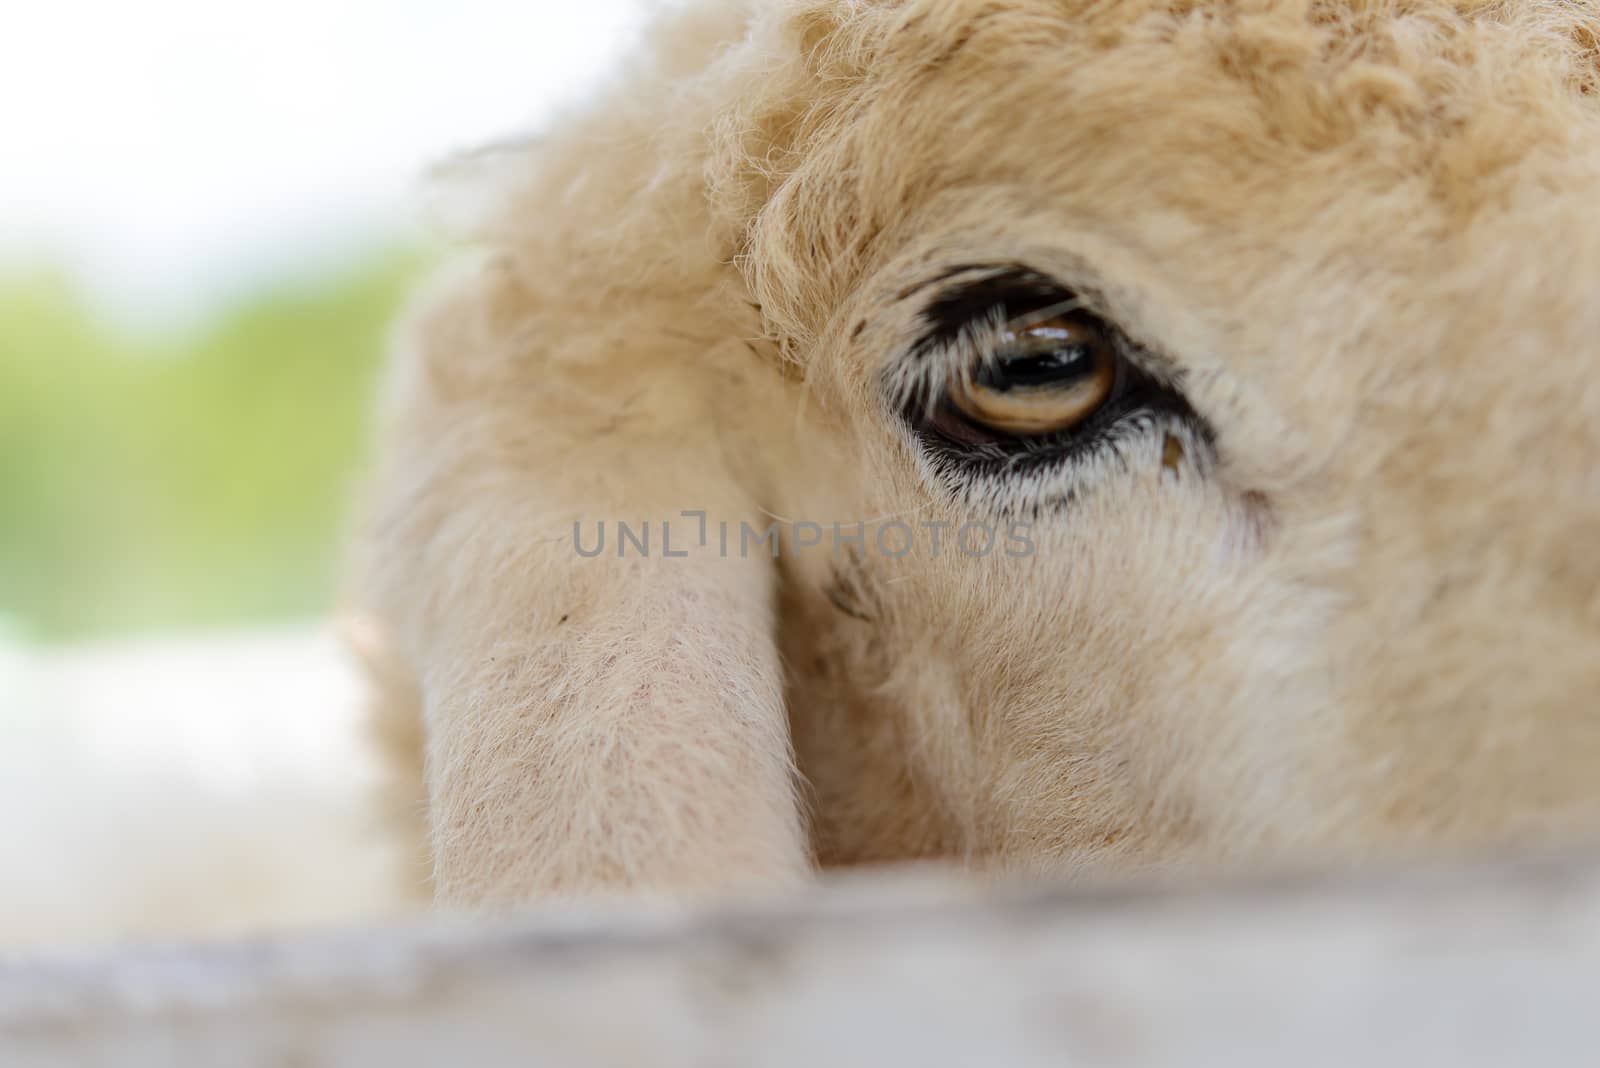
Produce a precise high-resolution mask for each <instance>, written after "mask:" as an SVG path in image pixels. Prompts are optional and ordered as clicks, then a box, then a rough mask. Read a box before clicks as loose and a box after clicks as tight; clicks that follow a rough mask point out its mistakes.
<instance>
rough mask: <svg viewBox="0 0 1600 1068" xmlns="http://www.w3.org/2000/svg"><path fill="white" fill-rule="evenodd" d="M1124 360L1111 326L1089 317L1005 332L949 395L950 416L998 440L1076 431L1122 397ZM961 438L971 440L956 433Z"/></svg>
mask: <svg viewBox="0 0 1600 1068" xmlns="http://www.w3.org/2000/svg"><path fill="white" fill-rule="evenodd" d="M1118 365H1119V360H1118V356H1117V350H1116V345H1115V342H1114V341H1113V339H1112V337H1111V333H1110V330H1109V328H1108V327H1107V326H1106V325H1105V324H1104V323H1102V322H1101V321H1100V320H1098V319H1096V318H1095V317H1093V316H1091V315H1088V314H1086V313H1081V312H1080V313H1072V314H1066V315H1056V316H1052V317H1050V318H1047V319H1043V320H1039V321H1034V322H1029V321H1027V320H1026V319H1023V320H1021V321H1019V323H1018V325H1016V326H1015V327H1012V328H1008V329H1004V330H1002V331H1000V332H999V334H998V335H997V337H996V339H995V343H994V346H993V351H992V352H989V353H984V354H982V356H981V358H980V359H978V360H977V361H975V366H971V367H967V368H963V369H962V372H961V373H960V375H959V377H958V378H957V379H956V380H955V381H954V382H952V383H951V384H950V386H949V388H948V389H947V390H946V392H945V402H946V405H947V406H948V407H947V411H946V412H945V415H946V418H945V419H943V420H941V419H939V418H938V417H935V424H936V427H937V428H940V429H945V430H952V429H955V428H953V427H950V426H940V425H939V424H941V423H944V424H949V423H950V422H951V419H952V418H961V417H964V418H965V420H966V421H968V422H969V423H970V424H972V426H971V427H970V428H968V429H977V428H982V429H983V430H987V431H988V432H990V433H992V434H994V435H997V436H1008V437H1019V438H1023V437H1034V436H1038V435H1044V434H1058V433H1061V432H1063V431H1067V430H1071V429H1072V428H1073V427H1075V426H1077V425H1079V424H1080V423H1082V422H1084V421H1085V420H1086V419H1088V418H1089V417H1090V416H1092V415H1094V414H1095V413H1096V412H1097V411H1099V410H1100V409H1101V408H1102V407H1104V406H1105V404H1106V403H1107V402H1108V401H1109V400H1111V398H1112V396H1113V394H1114V393H1115V392H1116V387H1117V379H1118V373H1117V372H1118ZM952 436H955V437H957V438H958V439H959V438H962V437H966V436H968V435H964V434H959V433H957V434H954V435H952Z"/></svg>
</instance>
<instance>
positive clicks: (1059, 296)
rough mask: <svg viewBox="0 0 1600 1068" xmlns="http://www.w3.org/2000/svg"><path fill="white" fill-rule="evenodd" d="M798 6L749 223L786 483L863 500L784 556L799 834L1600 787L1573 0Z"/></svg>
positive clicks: (831, 511) (1068, 859) (890, 846)
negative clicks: (778, 144) (774, 172)
mask: <svg viewBox="0 0 1600 1068" xmlns="http://www.w3.org/2000/svg"><path fill="white" fill-rule="evenodd" d="M814 17H815V18H816V19H817V20H818V21H815V22H812V23H811V24H809V25H808V26H807V32H809V33H810V34H812V35H813V36H812V37H811V38H809V39H808V40H806V41H804V42H803V43H802V47H803V48H809V51H808V52H807V53H806V54H807V55H808V57H809V58H808V59H807V60H806V62H807V63H809V64H810V65H811V67H812V70H811V71H810V72H809V73H810V76H811V77H813V78H815V79H816V82H815V89H814V92H815V94H816V96H817V98H818V99H819V102H818V103H816V104H815V105H814V106H813V109H812V110H809V111H803V112H800V113H798V118H795V117H794V116H793V115H791V116H790V118H791V121H793V122H794V123H795V124H796V125H797V126H798V127H799V132H798V133H794V134H791V136H792V137H793V138H794V140H793V141H792V142H791V143H789V144H788V145H787V147H788V148H789V150H790V151H791V152H792V157H791V158H792V164H791V167H790V169H789V170H788V172H787V173H785V174H784V175H783V176H782V178H781V180H779V181H777V182H774V183H773V184H772V186H771V187H770V189H765V190H763V193H764V196H766V198H767V199H766V200H765V201H764V203H762V204H761V206H760V207H759V208H758V209H757V210H755V211H753V212H752V214H751V216H750V220H751V221H750V223H749V225H748V229H747V233H748V234H749V240H748V243H747V244H746V245H745V246H744V247H743V248H742V250H741V251H742V254H743V259H742V263H743V264H744V265H745V267H746V270H747V273H748V275H749V276H750V277H751V278H752V280H753V283H754V290H755V299H756V300H757V301H758V302H759V303H760V305H761V307H762V311H763V315H764V318H765V320H766V323H767V325H768V329H769V330H770V331H771V332H772V334H773V335H775V336H776V337H778V338H780V339H782V341H783V342H784V343H785V345H786V352H787V353H788V354H789V355H790V356H791V358H792V359H793V360H794V361H795V362H796V363H797V365H798V368H799V372H800V375H801V376H802V377H803V378H804V380H805V384H806V385H805V388H804V389H796V390H795V391H794V395H795V403H796V404H797V405H801V406H804V409H805V411H806V412H807V413H809V414H807V415H804V416H802V418H803V419H806V420H808V424H807V425H808V426H809V427H810V428H811V429H812V434H811V435H810V436H808V438H807V441H808V442H810V443H816V442H822V441H826V442H827V443H828V444H829V445H830V446H831V456H830V458H829V459H828V460H826V461H824V462H821V463H819V464H816V466H815V468H814V469H813V470H814V473H813V474H811V475H810V476H809V481H808V480H807V479H798V480H795V481H787V480H783V481H781V482H780V484H781V485H783V487H784V490H785V491H793V492H786V493H784V494H782V499H781V501H780V502H779V503H778V504H777V506H776V507H775V508H774V510H775V511H776V512H777V513H779V514H782V515H785V516H806V517H811V516H817V517H829V518H831V517H838V516H843V517H847V518H860V517H865V518H867V520H868V524H867V528H866V530H867V537H866V538H865V539H864V544H862V543H858V542H856V541H853V540H848V539H844V540H841V539H840V538H839V537H837V536H836V534H835V532H834V530H833V529H832V528H827V530H826V533H825V536H824V537H823V539H822V541H823V544H822V546H821V547H820V548H819V549H818V550H817V551H815V553H814V555H813V556H812V557H811V558H810V559H809V560H808V561H807V562H806V563H803V564H797V565H794V566H792V567H791V568H790V570H789V572H788V575H787V578H788V582H787V586H786V588H787V590H788V593H787V608H786V610H785V612H784V618H785V620H786V624H785V629H784V634H785V648H786V652H787V662H788V663H789V664H790V665H791V684H790V694H789V709H790V718H791V722H792V723H793V725H794V732H795V738H796V742H797V745H798V750H799V755H800V763H801V769H802V771H803V772H805V773H806V775H807V776H808V778H809V780H810V783H811V787H812V790H813V791H814V794H815V812H816V814H817V835H816V838H817V844H818V847H819V849H820V851H821V853H822V855H823V857H824V858H825V859H832V860H840V861H843V860H850V859H860V858H882V857H894V856H907V855H957V856H966V857H981V858H985V860H987V861H990V862H995V863H999V864H1002V865H1005V866H1021V867H1024V868H1038V867H1060V866H1067V867H1069V868H1074V867H1079V866H1098V865H1101V864H1105V863H1112V864H1134V865H1146V864H1165V863H1169V862H1186V861H1191V860H1196V859H1199V860H1208V861H1209V860H1215V859H1219V858H1236V857H1245V856H1255V857H1259V856H1262V855H1265V854H1268V853H1271V854H1274V855H1284V854H1291V853H1294V852H1298V851H1314V852H1317V853H1326V852H1327V851H1330V850H1342V849H1351V850H1360V851H1369V850H1390V849H1397V848H1409V847H1410V846H1411V845H1413V844H1414V843H1416V842H1419V841H1422V840H1427V841H1431V842H1438V843H1441V844H1447V845H1454V846H1461V845H1465V844H1468V843H1474V844H1482V843H1485V842H1491V841H1493V842H1507V841H1517V842H1522V841H1524V840H1526V839H1528V838H1530V837H1539V836H1545V835H1548V834H1551V833H1554V832H1558V831H1571V830H1572V829H1574V828H1585V827H1587V828H1590V829H1593V828H1595V827H1600V376H1597V373H1596V367H1597V365H1596V362H1595V361H1596V356H1597V355H1600V300H1597V299H1596V298H1595V286H1596V284H1597V283H1600V225H1597V224H1596V222H1595V219H1596V218H1597V215H1596V212H1595V207H1594V205H1595V204H1596V203H1597V202H1600V110H1597V108H1596V107H1595V106H1594V104H1593V102H1592V98H1591V97H1589V96H1588V95H1587V94H1588V92H1589V90H1590V88H1591V85H1592V83H1593V80H1594V77H1595V56H1594V52H1593V38H1592V37H1591V36H1588V34H1589V33H1590V32H1591V27H1593V26H1594V25H1595V23H1594V21H1593V12H1585V13H1584V14H1582V15H1580V14H1577V13H1575V12H1574V11H1573V9H1571V8H1570V7H1558V6H1556V5H1540V4H1526V5H1517V6H1512V7H1509V8H1507V7H1499V8H1492V9H1491V8H1477V9H1475V8H1474V7H1473V6H1472V5H1464V6H1461V7H1456V6H1449V5H1434V4H1415V5H1407V6H1406V9H1405V10H1402V11H1399V12H1397V13H1396V12H1394V11H1393V10H1392V9H1390V8H1388V7H1386V6H1383V5H1377V6H1374V7H1371V8H1368V7H1367V6H1366V5H1355V6H1354V8H1352V7H1351V6H1349V5H1334V4H1311V5H1304V4H1282V5H1274V4H1268V5H1232V4H1201V5H1189V4H1184V5H1177V6H1176V7H1175V8H1174V7H1172V6H1169V5H1167V4H1153V5H1152V4H1117V5H1076V4H1063V3H1025V2H1016V3H976V2H975V3H964V4H952V3H942V4H911V5H902V6H897V7H896V8H895V9H894V10H893V11H886V12H881V13H879V14H878V16H877V21H874V19H873V18H872V17H870V16H856V17H855V18H853V19H845V20H842V21H841V22H840V23H838V24H835V25H826V26H825V25H823V22H825V20H823V19H822V16H821V15H815V16H814ZM755 128H757V129H765V127H761V126H759V124H757V125H756V127H755ZM745 158H746V159H750V158H754V157H753V153H749V152H747V154H746V156H745ZM760 158H763V159H765V158H769V157H768V156H767V155H766V154H765V151H763V154H762V156H761V157H760ZM1041 354H1044V355H1041ZM771 425H774V426H783V425H786V424H785V423H780V422H774V423H773V424H771ZM790 462H791V463H792V464H793V465H794V469H795V470H800V469H802V467H803V464H804V461H803V460H800V459H795V460H793V461H790ZM846 474H848V475H849V476H850V477H848V478H847V477H845V476H846ZM808 490H810V491H811V492H809V493H808V492H807V491H808ZM1019 524H1020V526H1018V525H1019ZM844 531H845V532H846V533H855V532H856V531H855V529H854V528H852V527H850V526H849V525H848V523H847V524H846V526H845V527H844ZM1023 531H1025V532H1026V537H1025V539H1024V538H1019V537H1018V534H1019V533H1021V532H1023ZM911 535H914V537H911ZM812 536H813V537H814V536H815V534H814V532H813V533H812ZM801 540H806V539H805V538H803V537H802V539H801ZM1024 542H1025V543H1024ZM907 544H910V545H911V549H910V551H904V547H905V546H906V545H907ZM897 554H898V555H897ZM886 814H888V816H887V818H886Z"/></svg>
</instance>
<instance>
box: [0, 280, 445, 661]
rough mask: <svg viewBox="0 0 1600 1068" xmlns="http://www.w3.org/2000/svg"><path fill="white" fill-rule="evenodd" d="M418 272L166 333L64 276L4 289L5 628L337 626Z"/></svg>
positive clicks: (0, 418)
mask: <svg viewBox="0 0 1600 1068" xmlns="http://www.w3.org/2000/svg"><path fill="white" fill-rule="evenodd" d="M421 263H422V257H421V256H420V255H418V254H414V253H411V252H409V251H400V252H390V253H386V254H383V255H378V256H374V257H373V258H371V259H370V260H368V261H365V262H363V263H361V264H359V265H358V266H355V267H352V268H349V269H347V270H345V271H342V272H339V273H337V274H335V275H333V276H331V277H320V278H317V279H315V280H314V281H308V280H300V281H297V282H294V283H286V284H280V285H275V286H272V287H269V288H267V289H265V290H263V291H261V292H258V293H256V294H254V295H252V296H250V297H249V298H248V299H244V300H241V301H238V302H236V303H234V304H232V305H231V306H229V307H227V308H225V309H223V310H222V311H220V312H219V313H217V314H216V315H215V316H214V317H212V318H211V319H209V320H207V321H206V322H204V323H202V324H200V325H198V326H196V327H194V328H192V329H187V330H184V331H181V332H178V333H170V334H165V335H159V334H144V335H140V334H139V333H138V332H136V331H131V330H129V329H128V328H126V327H118V326H116V325H114V324H111V323H109V322H108V321H107V320H106V319H105V318H104V317H103V316H101V315H99V314H98V313H97V312H96V310H95V309H94V308H93V307H92V306H91V305H90V304H89V303H88V302H87V301H86V300H85V299H84V297H83V296H82V295H81V294H79V293H77V292H75V291H74V289H73V287H72V286H71V285H69V284H68V283H66V282H64V281H62V280H61V278H60V277H59V276H52V275H50V274H48V273H37V274H30V275H15V274H13V275H11V276H9V277H0V622H5V623H6V624H8V625H9V626H10V627H11V628H20V629H21V630H22V632H23V633H24V634H25V635H29V636H33V637H38V638H46V639H55V638H69V637H82V636H90V635H101V634H108V633H118V632H127V631H133V630H149V629H162V628H178V627H206V626H221V625H229V624H236V623H241V622H247V621H254V620H266V619H274V618H291V617H303V616H307V615H312V614H316V613H319V612H322V611H325V610H326V609H327V608H328V607H329V605H330V603H331V597H332V590H333V582H334V579H335V573H336V570H337V567H338V561H339V554H340V550H341V544H340V543H341V541H342V535H343V532H344V529H345V526H346V522H347V519H348V517H349V501H350V496H351V490H352V487H353V483H354V481H355V478H356V476H357V475H358V473H359V471H360V468H361V464H362V461H363V459H364V456H365V453H366V449H367V446H368V443H369V438H370V419H369V413H370V404H371V397H372V394H373V386H374V381H375V377H376V374H377V372H378V368H379V365H380V361H381V355H382V349H383V341H384V336H385V332H386V330H387V326H388V323H389V320H390V319H391V317H392V315H393V312H394V310H395V307H396V305H397V304H398V302H399V300H400V299H401V298H402V297H403V295H404V294H405V292H406V291H407V289H408V288H409V285H410V283H411V282H412V280H413V279H414V278H415V277H416V275H417V273H418V271H419V269H420V267H421Z"/></svg>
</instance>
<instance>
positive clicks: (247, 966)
mask: <svg viewBox="0 0 1600 1068" xmlns="http://www.w3.org/2000/svg"><path fill="white" fill-rule="evenodd" d="M0 1064H3V1065H7V1066H12V1065H15V1066H29V1068H32V1066H40V1068H45V1066H53V1065H62V1066H68V1065H71V1066H73V1068H78V1066H95V1065H107V1066H111V1065H116V1066H125V1065H126V1066H135V1065H136V1066H146V1065H149V1066H157V1065H159V1066H162V1068H166V1066H173V1065H195V1066H204V1068H219V1066H231V1065H239V1066H261V1068H266V1066H274V1068H277V1066H290V1065H292V1066H297V1068H313V1066H328V1068H332V1066H341V1068H344V1066H348V1068H378V1066H410V1065H419V1066H420V1065H451V1066H462V1068H493V1066H498V1065H519V1066H520V1065H630V1066H631V1065H664V1066H665V1065H712V1066H720V1065H728V1066H744V1065H783V1066H788V1065H793V1066H796V1068H799V1066H806V1068H814V1066H829V1068H832V1066H838V1065H902V1064H903V1065H918V1066H922V1065H961V1066H968V1065H971V1066H978V1068H989V1066H995V1068H1009V1066H1022V1065H1030V1066H1031V1065H1052V1066H1055V1065H1069V1064H1115V1065H1139V1066H1146V1065H1180V1064H1182V1065H1195V1064H1206V1065H1210V1064H1222V1065H1229V1066H1237V1068H1252V1066H1258V1065H1259V1066H1263V1068H1265V1066H1272V1068H1283V1066H1294V1068H1302V1066H1311V1065H1330V1066H1332V1065H1337V1066H1340V1068H1347V1066H1368V1065H1401V1064H1404V1065H1426V1066H1431V1065H1440V1066H1449V1068H1460V1066H1467V1065H1497V1066H1498V1065H1515V1066H1523V1065H1534V1064H1552V1065H1553V1064H1563V1065H1564V1064H1570V1065H1596V1064H1600V852H1596V853H1592V854H1590V855H1586V856H1583V857H1573V858H1567V859H1554V860H1552V859H1538V860H1522V861H1511V862H1505V863H1499V864H1479V865H1469V866H1465V867H1459V868H1454V869H1450V870H1428V871H1420V872H1415V871H1414V872H1406V873H1398V874H1387V875H1381V876H1358V877H1352V876H1333V877H1325V878H1317V877H1293V878H1280V879H1275V880H1267V881H1263V882H1258V883H1253V884H1248V885H1233V886H1227V887H1216V888H1207V889H1199V890H1195V889H1188V890H1179V889H1160V888H1150V887H1145V888H1136V887H1135V888H1121V889H1093V890H1082V889H1080V890H1073V889H1066V888H1010V889H993V888H990V889H988V890H985V889H982V888H979V887H976V886H973V885H970V884H965V883H961V882H954V881H951V880H949V879H948V878H946V877H941V876H937V875H930V874H924V875H905V876H895V877H888V878H883V879H866V880H861V881H851V882H847V883H843V884H839V885H835V886H832V887H829V888H827V889H825V890H822V891H820V892H818V893H816V894H815V895H814V896H811V897H808V898H805V899H802V900H797V901H791V902H788V903H784V904H781V905H774V906H771V907H752V908H739V909H731V910H722V911H711V912H698V913H696V912H684V911H671V910H666V909H661V908H657V909H653V910H636V911H633V912H628V913H604V914H602V913H590V914H572V913H559V914H548V915H544V916H542V917H541V916H528V917H524V918H514V919H501V920H494V921H487V920H463V919H450V918H438V919H433V920H429V921H422V922H418V923H416V924H413V925H402V926H397V927H394V928H391V929H383V930H367V931H359V932H339V933H328V934H318V935H310V936H305V937H299V938H282V939H278V940H273V941H265V942H256V943H250V944H237V945H220V946H201V947H183V946H175V947H169V948H160V949H146V950H136V951H130V952H125V953H121V954H118V955H111V956H105V957H77V958H58V959H48V958H38V959H34V960H32V961H27V960H13V961H11V962H9V963H7V964H5V965H3V966H0Z"/></svg>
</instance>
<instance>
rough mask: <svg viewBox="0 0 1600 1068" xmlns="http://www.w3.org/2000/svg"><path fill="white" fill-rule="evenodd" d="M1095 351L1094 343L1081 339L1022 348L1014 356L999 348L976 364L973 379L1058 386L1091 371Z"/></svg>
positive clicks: (994, 385)
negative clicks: (989, 360)
mask: <svg viewBox="0 0 1600 1068" xmlns="http://www.w3.org/2000/svg"><path fill="white" fill-rule="evenodd" d="M1095 353H1096V349H1095V346H1093V345H1090V344H1085V343H1083V342H1069V343H1066V344H1061V345H1058V346H1057V347H1055V348H1048V349H1043V350H1042V351H1041V350H1033V351H1022V352H1019V353H1018V354H1017V355H1015V356H1009V355H1007V354H1005V353H1003V352H1002V353H1001V354H1000V358H999V359H998V360H996V361H994V362H993V363H986V364H984V365H983V366H982V367H980V368H979V369H978V373H977V374H975V375H974V376H973V379H974V381H976V382H977V383H978V385H980V386H984V387H986V388H988V389H997V390H1007V389H1027V388H1029V387H1037V386H1059V385H1061V384H1062V383H1064V382H1071V381H1073V380H1075V379H1079V378H1085V377H1088V376H1089V375H1092V374H1094V373H1095V368H1096V366H1097V363H1096V360H1095Z"/></svg>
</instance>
